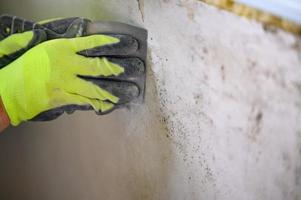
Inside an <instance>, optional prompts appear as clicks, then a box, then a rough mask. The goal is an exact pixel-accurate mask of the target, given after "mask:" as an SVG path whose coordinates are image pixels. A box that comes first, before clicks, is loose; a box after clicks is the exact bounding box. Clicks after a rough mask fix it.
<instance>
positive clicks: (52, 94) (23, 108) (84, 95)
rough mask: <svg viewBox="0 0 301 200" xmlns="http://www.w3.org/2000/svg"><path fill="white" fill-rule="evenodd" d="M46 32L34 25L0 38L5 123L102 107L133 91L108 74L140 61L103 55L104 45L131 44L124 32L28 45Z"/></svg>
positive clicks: (123, 72) (125, 71) (136, 67)
mask: <svg viewBox="0 0 301 200" xmlns="http://www.w3.org/2000/svg"><path fill="white" fill-rule="evenodd" d="M4 31H5V30H4ZM8 31H11V30H8ZM47 36H49V34H47V33H46V31H45V30H43V29H36V30H34V31H29V32H24V33H17V34H13V35H10V36H9V37H6V38H5V39H4V40H2V41H1V42H0V63H1V60H2V61H3V60H4V61H5V62H6V63H8V64H7V65H6V66H5V67H4V68H2V69H1V70H0V96H1V98H2V101H3V104H4V106H5V108H6V111H7V113H8V115H9V118H10V121H11V124H13V125H18V124H19V123H20V122H22V121H27V120H51V119H54V118H56V117H57V116H59V115H61V114H62V113H63V112H73V111H74V110H76V109H83V110H87V109H91V108H93V109H94V110H95V111H97V112H98V113H106V112H109V111H110V110H113V109H114V108H115V107H116V106H118V105H119V104H123V103H126V102H128V101H129V100H131V99H132V98H133V97H135V96H138V93H139V90H138V88H137V87H136V86H135V85H133V84H131V83H129V82H126V81H125V82H120V81H117V82H116V81H114V80H118V77H119V78H120V77H121V78H122V77H123V78H124V80H126V76H127V75H132V74H135V73H136V75H139V73H143V72H144V65H143V62H142V61H141V60H139V59H137V58H111V57H110V58H106V57H104V55H106V52H107V51H110V52H111V53H110V54H112V52H115V54H116V56H118V53H120V52H123V51H124V48H123V47H126V48H129V46H131V45H135V42H134V40H133V38H131V37H130V36H125V35H92V36H86V37H80V38H73V39H55V40H50V41H46V42H44V43H42V44H39V45H37V46H35V47H33V48H31V47H32V46H34V45H36V44H38V43H40V42H42V41H45V40H47ZM10 44H13V45H10ZM121 44H122V45H121ZM95 47H97V48H95ZM30 48H31V49H30ZM91 48H93V49H91ZM1 49H2V51H1ZM28 49H30V50H28ZM26 50H28V51H27V52H26V53H25V54H23V53H24V52H25V51H26ZM88 52H93V54H94V55H95V52H97V54H99V56H100V57H93V58H92V57H86V56H87V54H88ZM22 54H23V55H22ZM80 54H81V55H80ZM11 55H18V56H19V57H17V58H16V56H11ZM20 55H22V56H21V57H20ZM83 55H86V56H83ZM15 59H16V60H15ZM12 60H14V61H13V62H11V61H12ZM137 72H138V73H137ZM115 94H116V95H115Z"/></svg>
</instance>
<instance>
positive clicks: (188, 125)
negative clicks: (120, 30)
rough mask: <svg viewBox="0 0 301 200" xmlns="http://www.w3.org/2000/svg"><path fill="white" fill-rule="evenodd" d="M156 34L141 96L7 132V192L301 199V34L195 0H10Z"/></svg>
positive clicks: (26, 13) (78, 197) (17, 5)
mask: <svg viewBox="0 0 301 200" xmlns="http://www.w3.org/2000/svg"><path fill="white" fill-rule="evenodd" d="M0 13H10V14H15V15H18V16H22V17H25V18H28V19H32V20H42V19H47V18H56V17H67V16H83V17H87V18H90V19H92V20H116V21H122V22H127V23H132V24H138V25H141V26H144V27H145V28H147V29H148V30H149V65H148V67H149V68H148V79H147V92H146V99H145V103H144V104H143V105H134V106H132V107H131V108H130V109H122V110H118V111H115V112H113V113H112V114H110V115H106V116H96V115H95V114H94V113H93V112H76V113H75V114H73V115H70V116H67V115H64V116H63V117H61V118H59V119H57V120H55V121H51V122H47V123H32V122H29V123H24V124H22V125H21V126H19V127H11V128H9V129H8V130H7V131H5V132H4V134H2V135H0V199H3V200H17V199H24V200H27V199H28V200H38V199H44V200H54V199H55V200H82V199H88V200H99V199H107V200H116V199H123V200H127V199H128V200H136V199H137V200H140V199H143V200H151V199H154V200H159V199H162V200H166V199H171V200H184V199H187V200H194V199H223V200H224V199H225V200H227V199H229V200H230V199H231V200H232V199H237V200H240V199H250V200H252V199H254V200H255V199H256V200H257V199H258V200H260V199H262V200H263V199H274V200H278V199H279V200H280V199H292V200H298V199H301V189H300V188H301V124H300V120H301V112H300V111H301V79H300V77H301V53H300V52H301V48H300V47H301V40H300V38H298V37H296V36H293V35H291V34H288V33H285V32H282V31H280V30H278V31H274V32H271V31H266V30H264V29H263V27H262V25H261V24H258V23H256V22H254V21H248V20H246V19H244V18H240V17H237V16H235V15H233V14H230V13H228V12H225V11H220V10H218V9H216V8H213V7H210V6H207V5H205V4H203V3H201V2H199V1H196V0H152V1H142V0H129V1H122V0H111V1H104V0H85V1H83V0H73V1H72V0H52V1H47V0H10V1H1V3H0Z"/></svg>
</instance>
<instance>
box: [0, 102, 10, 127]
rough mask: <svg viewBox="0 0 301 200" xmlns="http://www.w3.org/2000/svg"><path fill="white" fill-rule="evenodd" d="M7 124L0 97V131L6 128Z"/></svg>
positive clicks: (7, 120) (8, 122) (6, 116)
mask: <svg viewBox="0 0 301 200" xmlns="http://www.w3.org/2000/svg"><path fill="white" fill-rule="evenodd" d="M9 124H10V120H9V117H8V115H7V113H6V110H5V107H4V105H3V103H2V100H1V97H0V132H1V131H3V130H4V129H6V128H7V127H8V126H9Z"/></svg>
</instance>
